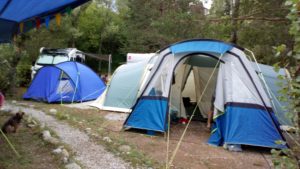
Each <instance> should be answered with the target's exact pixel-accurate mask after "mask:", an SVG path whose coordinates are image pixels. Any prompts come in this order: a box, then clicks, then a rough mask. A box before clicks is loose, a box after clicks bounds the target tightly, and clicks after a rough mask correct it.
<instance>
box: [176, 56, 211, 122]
mask: <svg viewBox="0 0 300 169" xmlns="http://www.w3.org/2000/svg"><path fill="white" fill-rule="evenodd" d="M202 61H203V63H202ZM216 64H217V60H216V59H213V58H211V57H208V56H203V55H192V56H189V57H186V58H184V59H183V60H182V61H181V62H179V64H178V65H177V67H176V68H175V71H174V77H173V78H174V79H175V80H174V79H173V83H172V86H171V92H170V105H171V106H170V113H171V114H174V113H176V116H177V117H178V118H181V117H182V118H187V117H189V116H190V115H191V114H192V112H193V111H194V109H195V106H197V108H196V116H194V120H200V121H203V120H205V118H207V113H208V112H209V111H211V107H212V97H213V94H214V91H215V86H216V85H215V84H216V77H217V71H215V73H214V75H213V77H212V79H211V80H210V82H209V83H210V84H209V87H208V88H207V89H206V91H205V92H204V95H203V96H202V99H201V101H200V102H199V97H200V96H201V94H202V93H203V89H204V87H205V85H206V83H207V82H208V79H209V77H210V75H211V74H212V73H213V69H214V66H215V65H216ZM197 102H199V103H198V105H197Z"/></svg>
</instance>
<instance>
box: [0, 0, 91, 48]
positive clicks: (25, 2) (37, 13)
mask: <svg viewBox="0 0 300 169" xmlns="http://www.w3.org/2000/svg"><path fill="white" fill-rule="evenodd" d="M87 1H89V0H1V1H0V43H5V42H10V40H11V38H12V36H13V35H14V34H16V33H18V31H19V23H21V22H24V21H28V20H31V19H34V18H40V19H41V22H44V21H43V17H46V16H53V15H54V14H56V13H58V12H59V13H62V12H65V9H66V8H71V9H72V8H76V7H77V6H79V5H81V4H83V3H85V2H87ZM29 22H30V21H29ZM34 25H35V24H32V23H31V24H27V25H26V24H25V25H24V31H27V30H29V29H31V28H32V27H34Z"/></svg>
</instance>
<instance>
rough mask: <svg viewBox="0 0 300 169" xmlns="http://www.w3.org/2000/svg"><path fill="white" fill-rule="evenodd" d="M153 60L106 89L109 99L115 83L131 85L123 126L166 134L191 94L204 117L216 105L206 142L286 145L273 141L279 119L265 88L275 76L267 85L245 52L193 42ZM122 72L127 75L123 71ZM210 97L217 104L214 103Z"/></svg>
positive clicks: (277, 136) (169, 49)
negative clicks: (212, 123) (132, 87)
mask: <svg viewBox="0 0 300 169" xmlns="http://www.w3.org/2000/svg"><path fill="white" fill-rule="evenodd" d="M153 58H155V59H153V60H152V61H153V62H151V64H149V61H146V62H144V63H143V64H142V63H140V64H141V65H140V67H139V66H137V65H135V66H137V67H139V68H140V69H139V72H140V73H139V75H140V76H138V78H136V79H135V78H132V76H127V77H126V78H124V79H123V80H121V79H122V77H125V76H122V77H118V78H116V79H115V78H114V77H113V78H112V81H111V85H110V86H109V87H108V88H107V90H106V95H105V97H110V94H109V93H114V92H113V91H110V89H113V86H114V85H113V83H115V87H116V86H119V87H118V88H120V90H119V91H122V89H121V88H122V87H121V86H122V85H124V84H128V83H133V82H132V81H135V82H134V83H135V85H134V88H135V89H134V91H135V92H134V94H133V96H134V97H132V98H133V99H131V103H130V104H128V105H127V106H126V107H125V108H126V110H127V112H131V113H130V115H129V117H128V118H127V120H126V121H125V123H124V126H125V127H126V128H136V129H144V130H152V131H160V132H165V131H166V130H167V128H168V125H167V124H168V122H167V120H168V118H167V117H168V115H170V114H172V113H174V112H176V113H177V114H178V115H179V116H183V117H184V116H185V114H186V113H185V108H184V104H183V99H182V97H186V96H189V94H190V96H189V97H191V100H194V101H195V102H196V103H197V105H198V107H199V110H200V112H201V114H203V115H205V114H206V113H207V111H208V110H209V109H210V107H211V104H213V105H214V121H215V124H216V125H215V126H214V130H213V134H212V135H211V137H210V140H209V143H210V144H214V145H222V144H224V143H228V144H230V143H231V144H246V145H257V146H264V147H276V148H283V147H285V146H284V145H278V144H276V143H275V141H278V140H284V138H283V136H282V134H281V131H280V129H279V125H280V123H279V122H278V119H277V117H278V116H275V111H278V110H277V109H276V105H275V104H273V100H272V99H271V98H272V97H271V96H270V94H271V92H270V87H268V84H270V82H271V81H272V80H273V82H274V80H275V76H276V73H275V74H272V76H271V77H272V78H271V79H272V80H271V81H269V80H270V79H269V80H268V79H267V75H268V73H266V72H268V71H269V72H270V69H269V68H266V67H265V66H263V65H260V66H259V67H257V65H256V63H255V65H253V64H252V63H251V62H250V61H249V60H248V58H247V56H246V55H245V53H244V49H243V48H240V47H237V46H235V45H232V44H227V43H224V42H221V41H216V40H206V39H196V40H188V41H184V42H179V43H176V44H173V45H170V46H169V47H167V48H165V49H162V50H160V51H159V52H158V53H157V54H156V55H155V56H153ZM150 60H151V59H150ZM148 65H151V66H150V67H148ZM255 66H256V67H257V68H255ZM123 67H124V68H125V67H127V68H128V69H127V71H129V72H130V71H135V70H138V69H133V70H130V66H129V65H127V66H126V65H124V66H123ZM132 68H134V66H133V67H132ZM265 68H266V69H265ZM120 70H121V69H120ZM124 70H125V69H124ZM266 70H268V71H266ZM118 71H119V70H117V72H116V73H117V74H118ZM261 72H262V76H261ZM264 72H265V74H264ZM273 73H274V72H273ZM121 74H124V75H125V74H126V73H125V71H124V72H123V73H121ZM121 74H120V75H121ZM129 74H130V73H129ZM145 75H146V76H145ZM114 76H115V77H117V76H116V75H114ZM117 79H119V80H120V81H118V80H117ZM129 81H130V82H129ZM275 81H276V80H275ZM116 82H117V83H116ZM265 82H266V83H265ZM273 82H271V83H273ZM115 87H114V88H115ZM273 87H274V86H273ZM273 87H272V86H271V88H273ZM124 89H125V88H124ZM128 89H130V87H126V89H125V91H126V92H124V91H123V93H126V94H130V90H128ZM191 89H192V91H189V90H191ZM193 91H194V92H193ZM214 93H215V94H214ZM274 93H278V90H277V89H276V90H273V94H274ZM117 94H119V96H118V97H119V99H121V102H122V98H123V99H126V98H127V97H126V95H123V94H121V93H119V92H115V95H117ZM213 95H215V101H214V102H213V103H212V102H211V100H212V97H213ZM103 96H104V95H103ZM105 97H102V103H101V99H99V100H98V101H97V102H95V104H94V105H98V107H100V108H101V106H102V108H103V107H105V102H103V100H105V99H106V98H105ZM110 102H111V103H112V102H114V101H113V100H111V101H110ZM115 102H116V103H115V105H113V106H112V107H114V108H118V107H119V108H124V107H120V106H119V105H117V104H119V103H120V100H117V99H116V100H115ZM121 105H124V104H121ZM110 108H111V107H110ZM111 110H113V109H111ZM280 111H282V110H280ZM282 114H284V113H282ZM281 123H282V122H281Z"/></svg>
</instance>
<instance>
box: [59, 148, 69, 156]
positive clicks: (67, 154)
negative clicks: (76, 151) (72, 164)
mask: <svg viewBox="0 0 300 169" xmlns="http://www.w3.org/2000/svg"><path fill="white" fill-rule="evenodd" d="M61 154H62V155H63V156H64V157H67V158H69V156H70V155H69V152H68V151H67V150H66V149H63V150H62V152H61Z"/></svg>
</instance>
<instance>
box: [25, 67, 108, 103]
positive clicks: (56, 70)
mask: <svg viewBox="0 0 300 169" xmlns="http://www.w3.org/2000/svg"><path fill="white" fill-rule="evenodd" d="M105 88H106V86H105V84H104V83H103V82H102V80H101V79H100V78H99V77H98V75H97V74H96V73H95V72H93V71H92V70H91V69H90V68H88V67H87V66H85V65H83V64H81V63H78V62H63V63H60V64H57V65H53V66H45V67H43V68H41V69H40V70H39V71H38V73H37V75H36V76H35V78H34V79H33V81H32V83H31V85H30V87H29V88H28V90H27V92H26V93H25V94H24V96H23V98H24V99H34V100H37V101H44V102H48V103H51V102H82V101H88V100H95V99H97V98H98V97H99V96H100V95H101V94H102V93H103V91H104V90H105Z"/></svg>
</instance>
